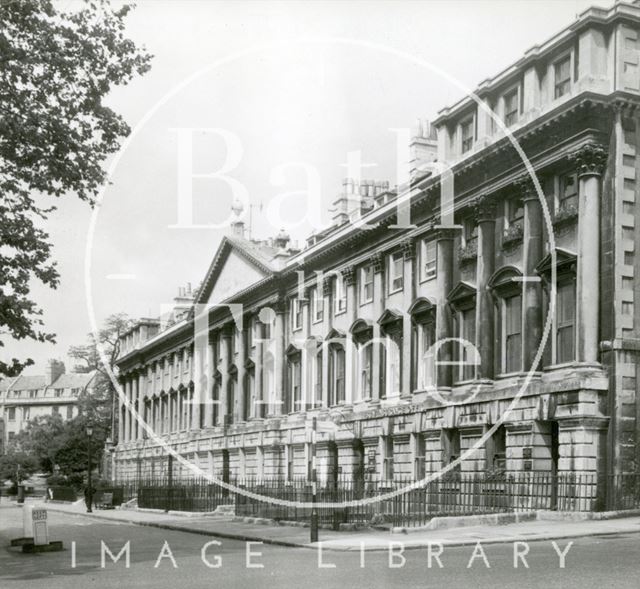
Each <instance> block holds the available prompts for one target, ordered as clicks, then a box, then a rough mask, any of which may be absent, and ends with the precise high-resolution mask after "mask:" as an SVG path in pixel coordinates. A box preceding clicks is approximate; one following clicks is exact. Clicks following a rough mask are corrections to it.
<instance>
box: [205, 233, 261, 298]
mask: <svg viewBox="0 0 640 589" xmlns="http://www.w3.org/2000/svg"><path fill="white" fill-rule="evenodd" d="M269 274H270V272H269V270H268V269H267V268H266V266H265V265H264V264H263V263H261V262H260V261H259V260H257V259H254V257H253V256H252V255H251V254H250V253H249V252H248V251H245V250H244V249H243V248H241V247H240V246H239V245H238V244H237V243H235V241H231V240H229V239H228V238H226V237H225V238H224V239H223V240H222V243H221V244H220V247H219V248H218V251H217V252H216V255H215V257H214V259H213V262H212V263H211V265H210V266H209V270H208V271H207V275H206V277H205V279H204V281H203V283H202V288H201V289H200V293H199V294H198V299H197V301H196V303H198V304H208V305H216V304H219V303H221V302H223V301H225V300H227V299H229V298H230V297H232V296H233V295H235V294H237V293H239V292H241V291H243V290H245V289H246V288H248V287H250V286H251V285H253V284H256V283H257V282H260V281H261V280H263V279H264V278H266V277H267V276H269Z"/></svg>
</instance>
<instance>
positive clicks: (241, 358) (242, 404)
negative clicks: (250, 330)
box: [233, 320, 247, 423]
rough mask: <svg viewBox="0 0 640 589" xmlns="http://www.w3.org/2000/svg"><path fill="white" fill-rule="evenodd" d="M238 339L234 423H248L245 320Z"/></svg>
mask: <svg viewBox="0 0 640 589" xmlns="http://www.w3.org/2000/svg"><path fill="white" fill-rule="evenodd" d="M236 337H237V338H238V339H237V340H236V341H237V346H236V350H238V358H237V360H236V367H237V369H238V373H237V378H238V386H237V388H236V393H237V394H236V403H235V405H236V408H237V414H236V416H235V418H234V420H233V421H234V423H236V422H238V421H246V420H247V416H246V414H245V411H246V390H245V388H246V382H245V366H244V363H245V356H246V353H245V339H244V320H243V329H242V330H239V331H237V334H236Z"/></svg>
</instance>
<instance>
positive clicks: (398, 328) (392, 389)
mask: <svg viewBox="0 0 640 589" xmlns="http://www.w3.org/2000/svg"><path fill="white" fill-rule="evenodd" d="M378 323H379V324H380V329H381V332H382V335H383V336H384V338H385V345H384V346H381V349H382V353H381V359H380V360H381V362H380V366H381V368H384V375H382V373H383V370H381V371H380V372H381V382H380V385H381V387H380V389H381V390H380V396H381V397H389V396H394V395H398V394H400V392H401V388H402V369H403V367H402V345H403V334H402V313H401V312H400V311H397V310H395V309H387V310H386V311H385V312H384V313H383V314H382V315H381V316H380V319H378Z"/></svg>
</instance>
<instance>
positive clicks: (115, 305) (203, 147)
mask: <svg viewBox="0 0 640 589" xmlns="http://www.w3.org/2000/svg"><path fill="white" fill-rule="evenodd" d="M611 4H612V0H606V1H598V0H584V1H583V0H550V1H549V0H520V1H514V0H503V1H483V0H476V1H465V2H463V1H455V0H454V1H448V2H438V1H426V2H402V1H394V2H317V3H313V2H292V3H289V2H267V1H262V2H255V3H253V2H236V1H233V2H232V1H226V2H213V1H184V0H182V1H178V0H175V1H155V0H140V1H139V2H138V5H137V7H136V9H135V10H134V11H133V12H132V13H130V16H129V19H128V35H129V36H130V38H131V39H133V40H134V41H135V42H136V43H138V44H140V45H144V46H145V47H146V48H147V50H148V51H149V52H150V53H152V54H153V55H154V58H153V61H152V69H151V71H150V72H149V73H148V74H146V75H145V76H144V77H142V78H138V79H135V80H133V81H132V82H131V83H130V84H129V85H127V86H126V87H119V88H117V89H116V90H115V91H114V92H113V93H112V94H111V95H110V96H109V97H108V99H107V102H108V104H109V106H111V107H112V108H113V109H115V110H116V111H117V112H119V113H120V114H122V116H124V118H125V120H127V122H128V123H129V125H130V126H131V127H132V128H133V129H134V134H133V135H132V137H130V139H129V140H128V141H127V144H126V146H125V147H124V149H123V150H122V152H121V154H119V155H118V156H117V158H112V160H110V161H109V162H107V163H106V164H105V166H108V165H111V164H114V160H116V159H117V162H116V165H114V169H113V170H112V174H111V176H110V184H109V186H108V187H107V188H106V189H105V191H104V193H103V196H102V200H101V203H100V205H99V207H98V208H97V211H92V210H91V209H90V208H89V207H88V205H86V204H85V203H82V202H80V201H79V200H78V199H77V198H74V196H73V195H67V196H65V197H63V198H61V199H59V200H58V202H57V203H56V204H57V206H58V209H57V211H56V212H55V213H54V214H52V215H51V217H50V219H49V221H48V225H47V230H48V231H49V234H50V236H51V241H52V243H53V245H54V247H53V256H54V258H55V259H56V260H57V262H58V267H59V272H60V276H61V280H60V285H59V287H58V289H57V290H51V289H48V288H46V287H44V286H42V285H40V284H38V283H35V282H34V284H33V287H32V295H33V297H34V299H35V300H36V301H37V302H38V304H39V305H40V306H41V308H42V309H43V311H44V317H43V318H44V321H45V324H46V328H47V329H48V330H50V331H53V332H54V333H56V334H57V343H56V344H43V343H37V342H31V341H28V340H23V341H19V342H16V341H6V342H5V343H6V347H5V348H4V349H0V355H1V356H2V357H3V359H5V358H7V359H8V358H11V357H19V358H24V357H31V358H33V359H34V360H35V365H34V366H32V367H30V368H29V369H27V372H26V373H29V374H38V373H40V374H41V373H43V371H44V366H45V364H46V361H47V359H48V358H59V359H62V360H64V361H65V363H66V364H67V367H68V369H70V368H71V367H72V366H73V362H72V361H71V360H70V359H69V358H68V357H67V351H68V349H69V347H70V346H72V345H78V344H82V343H84V342H85V340H86V336H87V334H88V333H89V332H90V331H91V321H90V317H89V312H90V309H91V310H92V314H93V317H94V319H95V323H96V324H97V325H100V323H101V321H102V320H103V319H104V318H105V317H107V316H108V315H110V314H112V313H117V312H124V313H127V314H128V315H129V316H131V317H133V318H139V317H149V316H151V317H153V316H158V315H159V314H160V313H161V312H162V311H165V310H166V309H167V306H168V305H170V304H171V302H172V300H173V297H174V296H175V295H176V294H177V289H178V287H180V286H184V285H186V284H187V283H189V282H190V283H192V284H193V285H194V286H196V285H197V284H198V283H199V282H200V281H201V280H202V279H203V277H204V275H205V273H206V271H207V268H208V266H209V264H210V263H211V260H212V259H213V256H214V254H215V252H216V249H217V246H218V244H219V242H220V240H221V238H222V236H223V235H224V234H225V232H226V228H224V227H222V226H223V225H224V224H225V223H224V221H225V220H226V219H227V218H228V217H229V213H230V208H231V204H232V202H233V200H234V198H240V199H241V200H242V201H243V202H245V210H244V213H243V214H244V215H245V217H244V220H245V222H246V223H247V224H248V211H249V206H248V205H249V204H251V205H252V209H251V210H252V235H253V236H254V237H256V238H266V237H269V236H274V235H275V234H276V233H277V232H278V231H279V230H280V229H281V228H282V227H284V228H286V229H287V231H288V232H289V233H290V235H291V236H292V239H294V240H299V241H300V242H301V243H303V240H304V238H305V237H306V236H308V234H309V233H310V231H312V230H316V229H317V228H318V227H319V226H321V225H322V224H326V223H328V222H329V221H330V214H329V213H328V209H329V207H330V206H331V203H332V202H333V200H334V199H335V198H336V196H337V194H338V193H339V191H340V188H341V183H342V179H343V178H344V177H345V176H346V166H345V164H346V162H347V154H348V153H349V152H358V151H359V152H360V153H361V158H362V161H363V162H364V163H366V164H368V166H367V167H366V168H365V169H364V170H363V173H362V176H363V178H370V179H375V180H389V181H390V183H391V185H394V184H395V183H396V182H395V180H394V179H395V178H396V177H397V175H396V167H397V162H398V161H399V160H400V159H401V156H399V155H398V137H399V133H400V132H399V131H396V130H397V129H409V128H412V127H414V126H415V125H416V122H417V119H418V118H423V119H428V120H433V119H434V118H435V116H436V115H437V113H438V111H439V110H440V109H442V108H443V107H445V106H447V105H449V104H452V103H454V102H456V101H457V100H458V99H460V98H461V97H463V96H464V94H465V91H464V90H463V88H467V89H468V90H473V89H474V88H475V87H476V86H477V84H478V83H480V82H481V81H482V80H484V79H485V78H488V77H493V76H495V75H496V74H498V73H499V72H500V71H501V70H503V69H504V68H506V67H508V66H509V65H510V64H512V63H513V62H515V61H516V60H517V59H519V58H520V57H521V56H522V55H523V54H524V52H525V51H526V50H527V49H529V48H530V47H531V46H533V45H535V44H540V43H542V42H544V41H545V40H546V39H548V38H549V37H551V36H553V35H554V34H555V33H557V32H558V31H560V30H561V29H562V28H564V27H565V26H567V25H568V24H570V23H571V22H572V21H573V20H574V19H575V18H576V15H577V14H579V13H581V12H583V11H584V10H586V9H587V8H588V7H589V6H592V5H596V6H610V5H611ZM58 5H59V6H61V7H65V6H69V7H73V6H74V5H75V2H74V1H73V0H61V1H60V2H58ZM452 80H455V82H452ZM179 146H181V147H182V149H180V148H179ZM187 147H189V148H190V149H191V153H192V158H191V160H189V159H188V158H186V155H185V154H186V151H185V148H187ZM185 162H187V163H188V164H189V165H188V166H187V165H186V164H185ZM225 165H226V166H227V167H228V168H229V170H228V172H227V173H226V176H227V178H229V179H230V180H224V179H221V178H215V177H212V175H213V174H215V173H216V172H220V171H221V170H223V168H224V166H225ZM181 166H182V167H181ZM188 168H190V169H188ZM180 170H182V171H183V172H185V170H187V172H185V173H183V174H181V173H180ZM191 173H193V174H197V175H201V176H202V177H195V178H190V175H191ZM221 173H224V170H223V172H221ZM180 178H182V179H183V180H182V183H180V182H179V179H180ZM185 179H186V180H188V182H186V183H185ZM288 193H289V194H288ZM185 195H186V196H189V195H190V196H191V199H190V200H189V199H187V198H185ZM188 202H191V203H192V215H191V216H190V219H189V216H188V215H185V214H184V210H185V209H184V208H183V209H181V210H182V213H181V214H180V217H179V213H178V210H179V209H178V205H179V203H181V205H182V206H184V205H185V203H188ZM185 219H188V220H189V222H188V223H185ZM187 225H189V226H187ZM210 225H216V226H220V227H218V228H212V227H210ZM197 226H200V227H197ZM202 226H209V227H206V228H203V227H202ZM86 264H88V267H89V268H90V270H89V280H88V282H87V281H86V280H85V265H86ZM88 297H89V298H90V303H91V304H88Z"/></svg>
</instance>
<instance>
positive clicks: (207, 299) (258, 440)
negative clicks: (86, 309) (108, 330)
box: [115, 3, 640, 480]
mask: <svg viewBox="0 0 640 589" xmlns="http://www.w3.org/2000/svg"><path fill="white" fill-rule="evenodd" d="M639 31H640V7H639V6H637V5H635V4H634V5H628V4H623V3H618V4H616V5H615V6H614V7H613V8H611V9H608V10H604V9H598V8H592V9H590V10H588V11H587V12H585V13H584V14H583V15H581V16H580V18H579V19H578V20H576V21H575V22H574V23H572V24H571V26H570V27H568V28H567V29H565V30H564V31H562V32H561V33H559V34H558V35H557V36H556V37H554V38H553V39H551V40H549V41H547V42H545V43H544V44H542V45H539V46H536V47H534V48H533V49H531V50H530V51H529V52H527V53H526V54H525V56H524V57H523V58H521V59H520V60H519V61H518V62H517V63H516V64H515V65H514V66H512V67H510V68H508V69H507V70H505V71H504V72H502V73H501V74H499V75H498V76H496V77H495V78H492V79H489V80H486V81H485V82H483V83H482V84H481V85H480V86H479V87H478V89H477V90H476V96H477V97H478V99H479V101H480V103H481V104H480V105H479V104H478V103H477V102H476V101H474V100H472V99H470V98H466V99H464V100H461V101H460V102H458V103H457V104H455V105H453V106H452V107H449V108H446V109H444V110H442V111H441V112H440V113H439V116H438V118H437V119H436V120H435V121H434V122H433V123H432V125H431V127H430V129H429V130H428V133H427V134H426V135H425V136H424V137H422V139H421V142H422V143H420V141H419V142H418V143H420V144H421V150H422V152H421V153H422V156H423V157H424V161H425V163H428V162H432V161H433V159H434V158H437V162H440V163H442V164H445V163H446V166H447V167H448V168H449V170H450V171H451V172H453V175H454V179H455V182H454V195H453V203H454V206H453V213H451V212H450V211H448V210H445V206H444V204H443V203H444V202H445V200H444V194H445V189H444V177H445V175H444V173H431V172H428V171H424V170H425V169H426V168H425V167H424V166H423V167H421V166H420V162H416V161H413V162H412V167H413V173H414V176H413V178H412V182H411V187H410V188H411V191H409V187H406V186H404V187H403V186H401V187H400V188H399V189H398V190H397V191H394V190H390V189H389V187H388V185H386V184H383V183H373V182H368V183H366V184H365V187H364V189H363V190H360V192H359V194H360V196H361V197H362V198H361V200H360V206H358V205H357V204H356V205H354V198H353V196H354V194H357V191H358V187H355V188H354V186H353V183H352V182H351V183H350V182H349V181H347V182H346V183H345V190H346V191H347V192H348V196H345V195H344V194H343V195H341V196H340V197H339V199H338V201H337V203H338V206H343V207H344V210H341V212H340V211H339V212H338V213H337V214H336V216H335V223H334V226H332V227H331V228H330V229H328V230H327V231H324V232H322V233H321V234H316V235H314V236H312V237H311V238H310V239H309V241H308V243H307V247H306V248H305V249H304V250H303V251H297V250H296V249H293V248H290V247H288V243H287V239H286V236H282V235H281V236H279V238H278V239H276V240H275V241H271V242H269V243H264V242H256V241H252V240H248V239H245V238H244V237H243V236H242V235H241V234H242V228H241V225H240V224H239V223H237V224H236V225H235V227H234V233H235V234H234V235H233V236H229V237H227V238H224V239H223V242H222V244H221V245H220V248H219V250H218V253H217V254H216V257H215V259H214V261H213V262H212V265H211V268H210V269H209V272H208V273H207V276H206V277H205V280H204V282H203V284H202V287H201V288H200V290H199V291H198V293H197V295H196V297H195V300H194V306H193V308H192V309H191V312H190V313H189V314H188V315H186V316H185V317H183V318H181V319H180V320H179V321H177V322H176V323H175V324H173V325H172V326H171V327H169V328H167V329H165V330H160V327H159V324H158V323H157V322H153V321H145V322H142V323H141V324H140V325H139V326H138V327H135V328H134V329H133V330H132V331H131V332H130V334H128V335H127V336H126V337H125V339H124V341H123V348H122V350H123V351H122V356H121V357H120V359H119V361H118V366H119V370H120V378H121V382H122V386H123V389H124V392H125V395H126V403H123V404H122V405H121V408H120V411H121V419H120V431H119V443H118V446H117V448H116V452H115V461H116V469H115V471H116V476H117V477H118V478H121V479H122V478H131V477H135V476H141V475H154V474H164V473H165V470H166V452H165V451H163V449H162V447H161V446H160V445H159V443H158V442H159V440H158V439H154V436H152V435H151V430H153V432H155V434H157V435H158V436H160V437H161V438H162V440H163V441H164V442H166V443H168V444H170V445H171V447H172V448H174V449H175V450H176V451H177V452H178V453H180V454H181V455H182V456H184V457H185V458H186V459H188V460H190V461H192V462H193V463H195V464H197V465H198V466H199V467H200V468H201V469H203V470H204V471H206V472H208V473H212V474H215V475H217V476H221V477H223V478H225V477H232V476H234V475H235V476H240V477H242V476H254V477H275V476H279V477H298V476H300V477H304V476H308V475H309V469H310V441H311V432H310V428H309V423H310V419H311V418H312V417H313V416H315V417H317V418H318V420H319V421H320V422H321V423H324V424H325V426H324V427H321V428H320V432H319V434H318V465H319V470H320V473H319V476H320V477H324V478H327V477H331V476H335V475H336V474H343V475H354V476H355V475H358V474H359V473H361V472H363V471H364V469H368V470H375V472H376V474H377V476H378V477H380V478H382V479H385V478H387V479H392V478H398V477H404V476H407V477H422V476H424V475H425V474H428V473H435V472H438V471H439V470H440V469H442V468H443V467H446V466H447V465H449V464H456V468H457V469H459V470H460V471H462V472H484V471H487V470H494V469H498V470H505V469H506V471H510V472H521V471H544V472H557V473H563V472H573V473H588V474H593V475H604V474H616V473H623V472H629V471H631V470H634V468H635V466H636V465H637V463H638V458H639V456H638V452H639V451H640V450H639V448H640V445H639V444H638V443H637V441H638V440H637V437H638V435H639V432H640V428H639V423H640V403H638V402H637V394H638V384H639V382H638V380H639V379H638V375H637V370H638V368H637V366H638V358H637V355H638V353H639V351H640V305H638V306H636V304H635V303H636V301H635V293H636V292H637V289H636V287H635V273H636V271H637V270H636V269H637V268H638V264H639V261H638V259H637V257H636V256H635V252H636V239H637V235H638V231H640V223H638V221H637V220H638V211H637V208H636V200H637V198H638V186H637V177H638V165H639V163H638V157H637V146H638V122H639V115H638V113H639V112H640V111H639V110H638V109H637V105H638V103H639V98H640V96H639V95H638V92H639V90H640V71H638V67H637V63H638V57H639V55H638V53H639V52H640V39H639ZM490 113H493V114H494V115H495V117H496V118H497V119H499V121H501V122H499V121H497V120H494V118H492V116H491V114H490ZM503 126H504V127H506V128H508V130H509V132H510V136H507V134H506V132H505V129H504V128H503ZM511 137H512V138H513V139H514V140H515V141H517V144H518V146H519V147H520V148H521V149H522V151H523V152H524V153H526V155H527V158H528V160H527V162H528V164H527V166H525V164H524V163H523V161H522V159H521V153H520V152H519V151H518V150H516V148H515V147H514V145H513V143H512V140H511ZM415 143H416V142H415V141H414V144H415ZM431 146H433V149H431ZM436 154H437V155H436ZM529 165H530V166H531V168H533V170H535V175H536V179H537V180H536V181H535V182H533V181H532V180H531V178H530V177H529V174H528V170H529V167H528V166H529ZM430 169H433V168H430ZM421 170H422V171H421ZM540 194H542V196H543V197H544V198H542V199H541V198H540V197H539V195H540ZM356 200H357V199H356ZM403 207H404V208H403ZM405 210H408V211H409V212H410V219H411V223H410V224H408V225H407V224H402V223H400V219H401V214H402V211H405ZM354 220H358V221H361V222H366V223H368V224H370V225H372V227H371V228H369V229H367V230H363V229H362V228H360V227H359V226H358V225H359V224H358V223H354V222H353V221H354ZM247 268H250V269H251V270H250V272H249V271H248V270H247ZM230 285H231V286H233V287H234V288H232V289H230ZM229 305H238V306H241V311H240V312H239V316H240V317H241V318H242V325H241V327H240V326H239V321H238V316H237V315H238V312H237V311H234V308H235V307H234V308H230V307H229ZM238 308H240V307H238ZM202 309H205V311H202ZM234 313H235V314H236V315H235V316H234ZM203 316H204V317H205V319H204V328H201V327H198V325H202V324H203V321H202V317H203ZM143 330H144V332H145V333H144V334H143V333H142V331H143ZM194 334H195V335H194ZM456 338H458V340H456ZM543 342H544V343H545V345H544V346H542V345H541V344H542V343H543ZM434 344H435V347H434ZM438 346H439V348H438ZM465 346H466V347H465ZM130 408H135V409H136V410H137V412H138V413H139V415H140V417H141V419H143V420H144V421H145V422H146V423H147V424H148V425H149V428H150V429H149V431H146V430H145V427H143V425H142V424H141V423H138V421H137V420H136V419H135V418H132V415H131V411H129V409H130ZM327 423H335V424H336V425H335V427H331V426H326V424H327ZM487 432H490V435H489V436H488V437H487V436H486V434H487ZM483 437H486V438H487V439H486V440H485V441H484V442H483V443H481V444H479V442H480V441H481V440H482V439H483ZM458 459H460V460H459V463H458ZM174 465H175V468H176V473H174V475H177V476H190V475H191V473H190V472H188V470H187V469H186V468H185V467H184V466H181V465H179V463H176V462H175V461H174ZM603 480H604V479H603Z"/></svg>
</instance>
